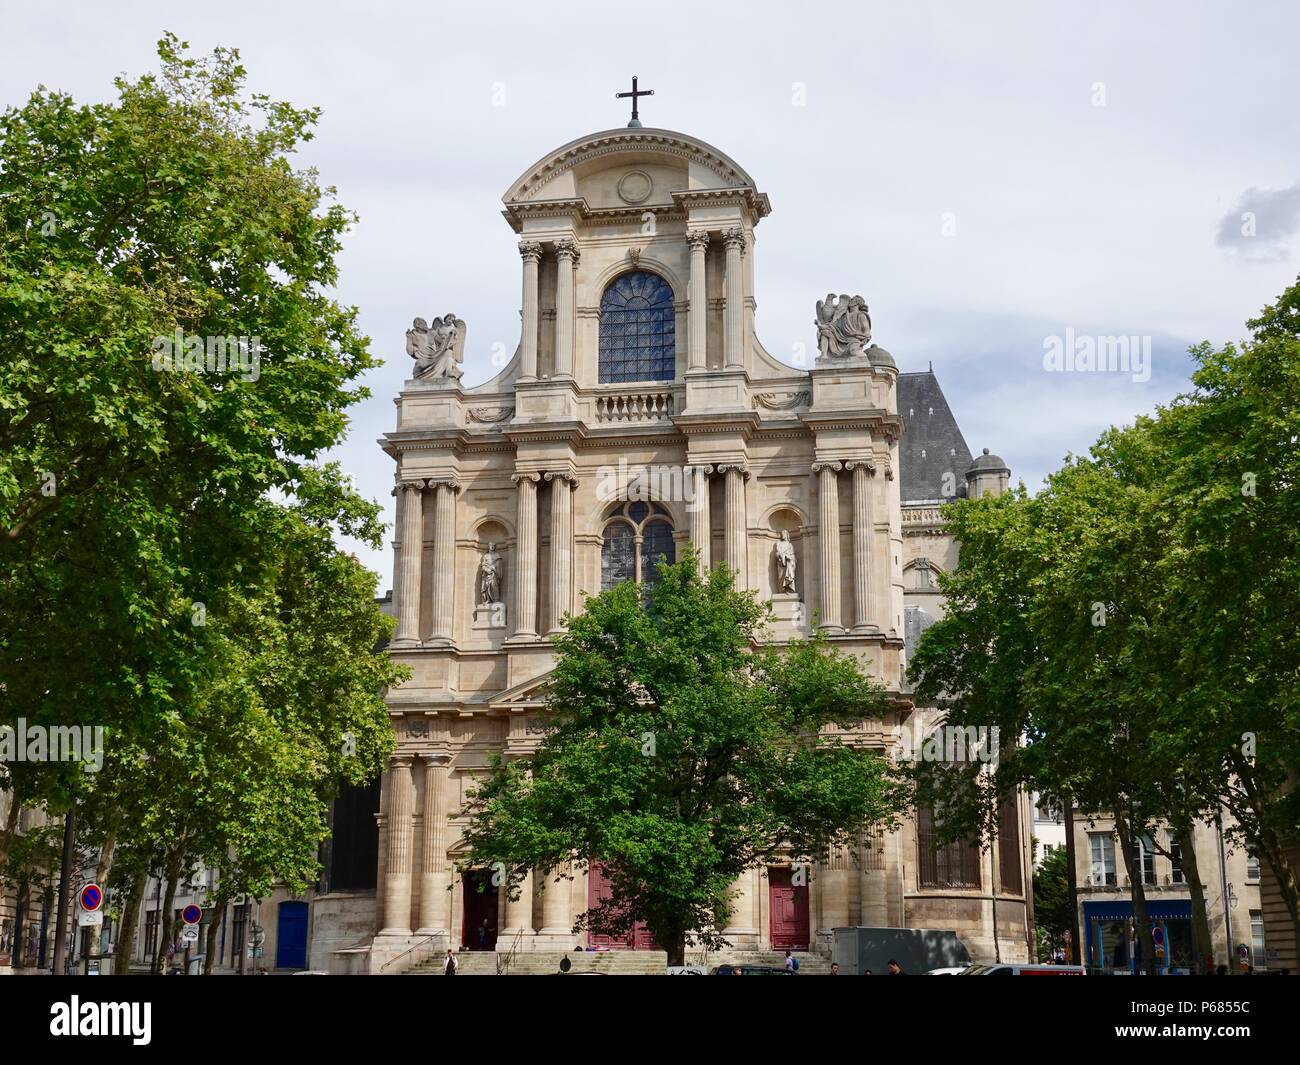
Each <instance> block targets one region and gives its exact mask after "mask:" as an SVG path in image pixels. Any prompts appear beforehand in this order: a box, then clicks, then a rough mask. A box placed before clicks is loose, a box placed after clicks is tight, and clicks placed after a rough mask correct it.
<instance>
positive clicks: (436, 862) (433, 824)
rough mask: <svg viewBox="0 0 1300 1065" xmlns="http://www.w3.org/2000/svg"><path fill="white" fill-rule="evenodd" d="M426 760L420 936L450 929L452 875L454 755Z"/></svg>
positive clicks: (442, 753) (438, 753) (440, 754)
mask: <svg viewBox="0 0 1300 1065" xmlns="http://www.w3.org/2000/svg"><path fill="white" fill-rule="evenodd" d="M423 757H424V817H423V821H424V826H423V827H424V860H423V862H421V864H420V931H419V934H420V935H422V936H423V935H431V934H432V933H434V932H447V931H449V930H450V929H451V893H450V892H449V891H448V890H447V888H448V887H449V886H450V885H451V871H450V869H449V868H448V865H447V776H448V774H449V773H450V771H451V755H450V754H448V753H447V752H445V751H436V752H434V753H432V754H426V755H424V756H423Z"/></svg>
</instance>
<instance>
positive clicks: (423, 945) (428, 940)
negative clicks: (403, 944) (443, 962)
mask: <svg viewBox="0 0 1300 1065" xmlns="http://www.w3.org/2000/svg"><path fill="white" fill-rule="evenodd" d="M445 937H446V933H444V932H439V933H436V934H434V935H429V936H424V937H423V938H422V939H421V940H420V941H419V942H418V943H416V944H415V945H414V946H411V947H408V948H407V949H406V950H404V951H402V953H401V954H399V955H397V957H395V958H389V960H388V961H386V962H384V964H383V965H381V966H380V967H379V975H380V976H383V975H384V974H385V973H387V972H388V970H389V969H391V968H392V967H393V966H394V965H396V964H397V963H398V962H399V961H401V960H402V959H403V958H407V957H411V956H412V955H414V954H415V952H416V951H419V950H425V949H427V948H429V947H430V946H432V945H433V941H434V940H435V939H443V938H445ZM423 960H424V959H420V961H423ZM419 964H420V962H419V961H412V962H411V963H410V966H409V967H410V968H414V967H415V966H416V965H419Z"/></svg>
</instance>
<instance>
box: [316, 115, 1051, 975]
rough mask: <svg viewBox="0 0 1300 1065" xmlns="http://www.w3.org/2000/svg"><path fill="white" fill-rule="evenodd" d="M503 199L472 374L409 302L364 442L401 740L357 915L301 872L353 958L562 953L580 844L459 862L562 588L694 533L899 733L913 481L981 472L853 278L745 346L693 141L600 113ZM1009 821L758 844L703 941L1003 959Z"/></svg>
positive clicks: (755, 195) (741, 298)
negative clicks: (889, 939) (384, 489)
mask: <svg viewBox="0 0 1300 1065" xmlns="http://www.w3.org/2000/svg"><path fill="white" fill-rule="evenodd" d="M504 204H505V217H506V220H507V222H508V223H509V224H510V226H511V227H512V228H513V229H514V231H515V232H516V233H517V234H518V236H519V255H520V259H519V270H520V274H521V321H522V332H521V337H520V340H519V345H518V349H517V350H516V352H515V354H514V357H513V359H512V360H511V361H510V362H509V364H508V365H506V366H505V367H504V368H502V369H501V370H500V372H499V373H498V374H497V375H496V376H495V377H493V378H492V379H491V380H489V381H487V382H486V383H483V384H479V385H476V386H473V387H467V386H465V385H464V383H463V381H462V379H461V370H460V362H461V359H462V357H463V349H464V346H465V344H466V342H467V339H468V342H469V343H471V344H472V343H473V323H468V324H467V323H465V322H463V321H461V320H460V319H459V318H457V317H456V316H455V315H451V314H449V315H446V316H445V317H444V318H441V319H438V318H435V319H433V320H432V322H426V321H425V320H423V319H417V320H416V321H415V323H414V324H413V326H412V328H411V330H410V331H409V332H408V334H407V352H408V354H409V355H410V356H411V357H412V358H413V360H414V363H413V367H412V376H411V378H410V379H409V380H408V381H406V383H405V385H404V386H403V388H402V390H401V393H400V395H399V396H398V398H397V409H398V415H397V427H396V428H395V429H394V430H393V431H392V432H390V433H388V434H386V435H385V437H384V438H383V440H382V442H381V443H382V446H383V448H384V450H385V451H386V452H387V453H388V454H389V455H390V456H391V457H392V458H393V460H394V462H395V464H396V482H397V487H396V489H395V494H396V496H397V524H396V529H397V535H396V543H395V545H394V546H395V552H396V565H395V570H394V574H395V576H394V602H393V612H394V614H395V615H396V618H397V628H396V633H395V636H394V639H393V642H392V645H391V648H390V652H391V654H392V655H393V657H394V658H395V659H396V660H397V661H399V662H401V663H403V664H404V665H406V666H407V667H409V669H410V670H411V674H412V675H411V679H410V680H409V681H407V682H406V683H404V684H403V685H401V686H400V687H398V688H396V689H394V690H392V691H391V692H389V694H388V697H387V698H388V705H389V710H390V714H391V717H392V722H393V727H394V729H395V732H396V737H397V749H396V751H395V753H394V755H393V756H392V759H391V762H390V765H389V767H388V770H387V772H386V773H385V774H384V779H383V781H382V788H381V796H382V797H381V801H380V811H379V813H378V818H377V819H378V824H379V849H378V871H377V886H376V890H375V894H374V898H373V912H370V909H369V906H370V904H369V903H368V902H367V900H366V899H365V898H363V897H349V898H347V899H344V900H335V901H334V902H331V900H330V897H329V896H328V895H326V896H322V897H321V898H318V899H317V901H316V918H315V922H314V923H315V924H316V926H317V927H316V932H315V934H314V936H313V939H314V940H318V939H320V941H321V943H322V944H323V943H324V942H325V940H324V939H321V937H329V936H331V935H335V938H334V939H333V941H332V942H333V944H334V945H335V946H343V945H344V944H345V941H348V943H349V945H350V947H351V950H350V951H340V954H348V955H349V957H350V958H351V959H352V962H351V963H350V964H351V966H352V967H353V968H357V967H363V968H367V969H368V970H369V971H371V972H379V971H395V970H400V969H401V968H402V967H404V965H405V963H406V960H409V959H413V958H415V957H417V956H421V955H427V954H429V953H432V952H434V951H441V950H442V949H445V948H446V947H451V948H453V949H458V950H459V949H469V950H477V949H496V950H500V951H505V950H509V951H512V952H515V953H519V952H530V951H543V950H571V949H572V948H573V947H574V945H575V942H576V937H575V935H574V934H573V933H572V931H571V929H572V925H573V920H574V918H575V917H576V915H578V914H580V913H581V912H583V911H584V910H586V909H587V908H588V907H589V905H591V904H592V903H593V902H594V901H595V900H596V899H597V898H598V897H599V894H600V892H601V890H602V889H603V881H602V879H601V877H600V874H599V870H594V871H592V872H590V873H586V874H584V873H578V874H577V875H576V877H575V878H574V879H572V880H569V879H560V880H557V879H556V878H555V876H554V875H551V874H549V873H548V871H545V870H538V871H535V872H534V873H533V875H532V876H531V877H530V878H529V879H528V880H527V881H525V883H524V885H523V890H522V893H521V895H520V898H519V899H517V900H510V899H507V898H506V897H505V892H504V891H497V890H496V889H494V888H492V887H491V885H490V882H489V881H487V880H485V879H484V878H485V877H486V875H487V874H486V873H483V872H480V871H475V870H473V869H470V868H466V867H465V862H464V861H463V858H464V855H463V851H462V850H461V844H460V830H461V824H462V821H461V818H460V810H461V807H462V805H463V804H464V802H465V800H466V798H467V796H468V794H469V793H470V791H471V790H472V789H473V788H474V787H475V785H476V783H477V781H479V780H480V779H481V778H482V777H483V776H484V774H485V773H486V771H487V766H488V762H489V758H490V757H491V756H492V755H494V754H501V755H504V756H505V757H506V758H508V759H510V758H522V757H526V756H527V755H528V754H529V753H530V751H532V750H533V749H535V747H536V746H537V744H538V742H539V741H540V737H541V734H542V732H543V731H544V729H545V709H544V703H543V691H544V688H545V684H546V680H547V675H548V672H549V670H550V669H551V667H552V665H553V663H554V649H553V645H552V637H553V636H554V635H555V634H556V633H558V632H559V631H560V630H561V627H562V625H563V618H564V616H565V615H566V614H567V613H571V612H573V613H576V612H579V611H581V610H582V605H583V599H584V597H585V596H586V595H588V594H594V593H596V592H599V591H600V590H601V589H602V588H605V587H609V586H610V585H611V584H612V583H615V582H618V581H624V580H636V581H646V580H651V579H653V564H654V560H655V559H657V558H658V557H660V556H661V555H662V556H666V557H667V558H668V559H670V560H671V559H673V558H674V557H676V556H677V555H679V554H680V552H681V551H682V550H683V549H684V547H685V545H686V544H688V543H689V544H692V545H694V547H695V550H696V551H697V552H698V554H699V556H700V558H701V560H702V563H703V564H705V565H710V566H715V565H727V566H730V567H731V568H732V569H733V571H734V572H735V573H736V575H737V579H738V582H739V583H740V585H742V586H743V587H745V588H748V589H752V590H753V591H754V592H755V593H756V594H757V595H758V596H759V598H760V599H762V600H764V601H770V602H771V603H772V606H773V610H774V613H775V617H776V620H775V623H774V624H773V625H772V627H771V638H772V639H773V640H775V641H777V642H783V641H789V640H792V639H797V638H800V637H801V636H806V635H807V634H808V633H809V632H810V631H812V629H813V628H814V627H816V628H819V629H821V630H822V631H824V632H825V633H826V634H827V636H828V638H829V639H830V640H831V642H832V643H834V645H835V646H836V647H838V648H840V649H841V650H843V651H845V652H848V653H851V654H853V655H854V656H855V657H856V658H857V659H858V660H859V662H860V663H861V666H862V668H863V669H864V671H866V672H867V673H868V674H870V675H871V676H873V677H875V678H876V679H877V680H878V681H879V682H880V683H881V684H882V685H883V686H884V687H885V688H886V690H887V691H888V693H889V697H890V710H889V712H888V714H887V716H886V717H885V719H884V720H883V721H871V722H864V723H862V724H861V725H860V726H859V727H857V728H855V729H853V730H851V731H850V732H848V733H846V734H845V738H846V739H847V740H849V741H851V742H854V743H860V744H863V745H866V746H869V747H872V748H875V749H878V750H881V751H882V752H887V753H889V754H890V755H891V756H893V757H900V756H903V757H905V756H907V752H908V751H909V750H913V749H914V745H910V744H909V743H908V739H907V737H908V735H909V734H910V735H915V734H916V730H917V728H918V727H924V723H925V722H927V721H932V720H933V718H934V715H935V711H933V710H928V709H926V708H923V707H917V706H916V705H915V703H914V700H913V699H912V696H911V694H910V691H909V688H908V684H907V680H906V675H905V673H906V653H907V645H908V642H909V635H910V636H911V637H913V638H914V637H915V635H916V634H917V633H919V631H920V629H921V628H922V627H923V626H924V624H925V623H926V621H927V619H930V618H933V617H935V616H937V615H938V614H939V613H940V612H941V611H942V599H941V597H940V596H939V595H938V592H937V589H936V588H935V585H934V580H933V577H934V573H935V572H936V571H939V570H943V569H946V568H948V567H950V566H952V565H953V564H954V562H955V554H956V547H955V545H954V544H953V543H952V541H951V537H949V536H947V535H946V534H945V533H944V530H943V526H942V523H941V522H940V520H939V517H938V510H937V507H938V505H939V504H940V503H941V502H943V501H944V500H945V499H952V498H955V497H957V496H960V495H965V494H967V492H976V493H978V492H983V491H998V490H1001V489H1002V488H1003V487H1005V485H1006V480H1007V470H1006V468H1005V466H1004V465H1003V464H1002V463H1001V460H999V459H997V458H996V456H989V455H987V453H986V454H985V455H984V456H983V457H982V459H981V460H977V461H974V462H972V461H971V456H970V452H969V450H968V449H967V448H966V445H965V443H964V441H963V440H962V439H961V434H960V431H959V430H957V428H956V423H955V421H954V420H953V419H952V414H951V411H950V410H949V409H948V408H947V404H946V401H944V402H942V403H941V404H937V401H936V400H935V396H936V395H937V396H938V399H939V400H942V393H941V392H940V391H939V390H938V384H937V381H935V380H934V378H933V375H932V374H901V375H900V373H899V369H898V367H897V366H896V364H895V360H894V359H893V357H892V356H891V355H890V354H889V352H887V351H885V350H884V349H883V348H881V347H879V346H877V345H876V344H874V343H873V342H872V339H871V320H870V316H869V311H868V308H867V306H866V304H865V303H864V302H863V301H862V300H861V299H860V298H858V297H850V296H840V297H834V296H828V297H827V298H826V299H825V300H823V301H820V302H819V303H818V304H817V307H816V309H815V312H814V315H813V320H812V321H810V327H809V334H810V335H809V356H808V366H807V367H806V368H796V367H792V366H789V365H786V364H784V363H782V362H780V361H778V360H777V359H775V358H773V357H772V356H771V355H770V354H769V353H768V352H767V351H766V350H765V349H764V347H763V345H762V342H761V341H760V339H759V336H758V330H757V328H756V317H757V316H756V308H757V302H756V295H755V276H756V272H755V257H756V253H757V243H756V232H757V229H758V227H759V224H760V223H761V222H762V221H763V219H764V218H766V217H767V215H768V213H769V211H770V204H769V202H768V198H767V196H765V195H764V194H763V193H762V192H760V191H759V189H758V186H757V184H756V183H755V181H754V180H753V179H752V178H751V177H750V176H749V174H747V173H746V172H745V171H744V170H743V169H742V168H741V167H740V166H739V164H737V163H736V162H735V161H734V160H732V159H731V158H729V157H728V156H727V155H725V154H723V153H722V152H721V151H719V150H718V149H716V148H714V147H712V146H711V145H709V144H706V143H704V142H703V141H701V140H698V139H696V138H694V137H691V136H687V135H684V134H681V133H675V132H671V131H668V130H660V129H649V128H641V127H640V125H639V123H635V124H634V125H633V126H631V127H629V128H627V129H617V130H610V131H606V132H601V133H596V134H593V135H591V136H587V137H583V138H580V139H578V140H575V141H572V142H570V143H569V144H566V145H564V146H563V147H561V148H558V149H556V150H555V151H553V152H551V153H549V154H548V155H546V156H545V157H544V158H543V159H540V160H539V161H538V162H536V163H535V164H533V165H532V166H530V167H529V168H528V169H527V170H526V171H524V173H523V174H522V175H520V177H519V178H518V179H517V180H516V181H515V182H514V183H513V184H512V185H511V186H510V188H509V189H508V190H507V192H506V194H505V197H504ZM936 405H938V406H941V408H942V410H941V411H940V412H939V414H938V415H936V413H935V409H934V408H935V407H936ZM1007 816H1008V818H1009V820H1008V821H1007V822H1006V824H1007V826H1008V828H1007V831H1006V832H1004V836H1003V839H1002V840H1000V841H999V843H998V844H997V846H995V847H994V848H993V851H991V852H990V851H981V850H980V849H979V848H977V847H970V846H966V847H963V846H961V845H953V846H949V847H945V848H934V847H932V846H930V843H929V837H928V833H929V831H930V826H931V822H930V820H929V819H928V816H927V815H924V814H923V815H922V816H919V817H917V818H916V819H914V820H909V821H908V822H907V823H906V824H905V825H904V827H903V828H901V829H900V830H899V831H897V832H894V833H890V834H884V835H875V834H869V835H868V836H867V837H866V838H864V839H862V840H861V841H860V845H859V846H858V847H857V848H856V849H855V850H854V851H853V852H852V853H850V852H848V851H845V852H842V853H834V854H831V855H830V856H829V857H828V858H827V860H826V861H825V862H824V863H822V864H821V865H819V866H818V867H817V868H816V869H815V870H813V873H812V876H811V880H810V882H809V883H808V885H807V886H806V887H804V886H800V878H797V877H792V875H791V869H790V868H789V867H781V866H779V865H774V866H771V867H768V868H763V869H754V870H752V871H751V872H750V873H749V874H747V875H746V876H745V877H743V878H742V880H741V881H740V882H739V883H738V884H737V902H736V909H735V913H734V916H733V918H732V924H731V926H730V927H729V928H728V929H727V933H726V934H727V937H728V939H729V940H730V941H731V943H732V944H733V947H734V948H735V949H736V950H772V949H776V950H784V949H816V948H817V947H818V945H819V944H821V945H823V946H824V945H825V944H826V943H827V942H828V935H829V929H832V928H835V927H841V926H846V925H857V924H862V925H883V926H895V927H924V928H937V929H955V930H957V931H958V933H959V934H960V935H961V936H962V937H963V939H964V940H965V941H966V943H967V946H968V948H969V949H970V951H971V953H972V955H973V956H976V957H991V956H993V955H994V953H995V951H996V952H998V953H1000V954H1001V956H1002V957H1003V958H1004V959H1005V958H1020V959H1023V958H1025V957H1027V956H1028V951H1029V947H1028V944H1029V942H1030V940H1031V938H1032V935H1031V931H1030V929H1031V925H1032V918H1031V914H1030V906H1029V899H1028V895H1029V892H1030V864H1031V863H1030V860H1029V851H1028V847H1029V842H1028V841H1029V832H1028V810H1027V803H1025V802H1023V801H1020V802H1017V803H1012V804H1011V806H1010V809H1009V810H1008V811H1007ZM1012 829H1014V831H1012ZM1007 833H1010V835H1008V834H1007ZM479 887H486V888H487V890H485V891H480V890H478V888H479ZM331 907H333V908H331ZM995 910H996V928H995V924H994V921H995ZM342 923H346V924H347V926H348V928H349V929H351V930H352V932H353V933H355V932H357V931H361V932H362V936H361V939H362V940H365V941H366V943H365V947H366V949H365V951H363V953H365V954H366V955H367V956H366V960H365V962H364V964H361V963H358V962H357V961H356V955H357V953H358V951H357V949H356V948H357V947H358V946H361V945H362V944H360V943H358V940H357V938H356V936H355V934H354V935H352V938H351V939H350V941H349V937H348V936H347V935H337V934H334V933H331V932H330V931H329V928H330V927H331V926H333V925H336V924H342ZM367 928H368V929H369V931H368V932H365V931H364V930H365V929H367ZM592 945H596V946H611V947H626V948H636V947H637V946H640V945H643V944H638V943H637V942H628V943H605V942H601V943H593V944H592ZM330 967H335V966H334V964H333V963H331V964H330Z"/></svg>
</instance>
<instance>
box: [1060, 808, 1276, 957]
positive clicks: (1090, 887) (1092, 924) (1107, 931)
mask: <svg viewBox="0 0 1300 1065" xmlns="http://www.w3.org/2000/svg"><path fill="white" fill-rule="evenodd" d="M1225 816H1226V815H1225ZM1193 838H1194V840H1195V846H1196V867H1197V869H1198V870H1199V872H1200V878H1201V881H1202V885H1203V887H1204V891H1205V903H1206V911H1207V916H1208V919H1209V926H1210V940H1211V945H1212V948H1213V952H1214V958H1213V965H1228V966H1229V967H1230V968H1231V969H1232V970H1234V971H1240V970H1241V969H1243V968H1244V967H1245V966H1247V965H1249V966H1251V967H1253V968H1254V969H1255V970H1256V971H1259V972H1263V971H1266V970H1267V969H1268V968H1269V964H1270V956H1269V949H1268V944H1267V942H1266V936H1265V929H1264V914H1263V908H1262V905H1261V901H1260V873H1261V870H1260V863H1259V861H1258V860H1257V859H1256V858H1255V857H1254V856H1253V855H1252V854H1250V853H1249V852H1247V851H1246V850H1244V849H1242V848H1241V847H1234V846H1232V845H1231V844H1230V843H1229V842H1228V841H1227V840H1226V839H1225V838H1224V837H1223V835H1222V833H1221V832H1220V831H1219V829H1218V827H1217V825H1216V826H1214V827H1207V826H1205V825H1203V824H1198V825H1197V826H1196V827H1195V829H1194V832H1193ZM1074 843H1075V851H1074V853H1075V876H1076V879H1077V884H1078V897H1079V929H1080V936H1081V938H1082V942H1083V952H1082V958H1083V961H1084V962H1085V963H1086V964H1087V965H1089V966H1092V967H1095V968H1100V969H1105V970H1109V971H1112V972H1121V973H1122V972H1129V971H1132V970H1134V969H1139V968H1142V967H1144V965H1145V962H1144V960H1143V958H1142V951H1141V944H1140V943H1139V942H1138V941H1137V938H1136V935H1135V932H1134V928H1133V904H1132V898H1131V893H1130V884H1131V879H1130V878H1131V877H1132V876H1134V875H1135V871H1134V870H1131V869H1129V868H1128V866H1127V863H1126V862H1125V861H1124V854H1123V847H1122V845H1121V843H1120V840H1119V837H1118V836H1117V835H1116V834H1115V830H1114V821H1113V819H1111V818H1109V817H1105V816H1084V815H1080V814H1078V813H1077V812H1076V814H1075V817H1074ZM1137 864H1138V871H1137V872H1138V874H1139V875H1141V877H1142V884H1143V887H1144V888H1145V894H1146V899H1147V908H1148V913H1149V914H1150V918H1151V921H1152V925H1153V927H1154V928H1155V929H1156V930H1157V934H1156V939H1157V942H1156V963H1157V966H1158V967H1159V968H1160V969H1162V970H1163V969H1174V970H1183V971H1191V970H1192V969H1193V967H1197V968H1200V969H1204V968H1205V959H1200V962H1199V965H1197V963H1196V959H1195V958H1194V949H1193V940H1192V902H1191V892H1190V890H1189V889H1188V887H1187V880H1186V876H1185V874H1184V871H1183V861H1182V855H1181V848H1180V847H1179V846H1178V843H1177V841H1176V840H1175V839H1173V837H1172V836H1171V834H1170V832H1169V830H1168V829H1167V828H1165V827H1163V826H1162V827H1160V828H1158V829H1156V831H1155V832H1154V833H1153V834H1152V835H1148V836H1147V837H1146V838H1145V840H1144V841H1143V842H1142V844H1141V845H1140V846H1139V852H1138V862H1137ZM1273 963H1274V965H1276V958H1274V959H1273Z"/></svg>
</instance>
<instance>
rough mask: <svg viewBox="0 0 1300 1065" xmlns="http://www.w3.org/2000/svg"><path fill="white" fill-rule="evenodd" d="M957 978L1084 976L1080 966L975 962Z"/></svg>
mask: <svg viewBox="0 0 1300 1065" xmlns="http://www.w3.org/2000/svg"><path fill="white" fill-rule="evenodd" d="M957 975H958V976H1085V975H1087V973H1086V970H1085V969H1084V967H1083V966H1082V965H1029V964H1023V965H1022V964H1019V963H1017V962H977V963H976V964H974V965H972V966H970V967H969V968H967V969H966V970H964V971H963V972H960V973H958V974H957Z"/></svg>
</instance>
